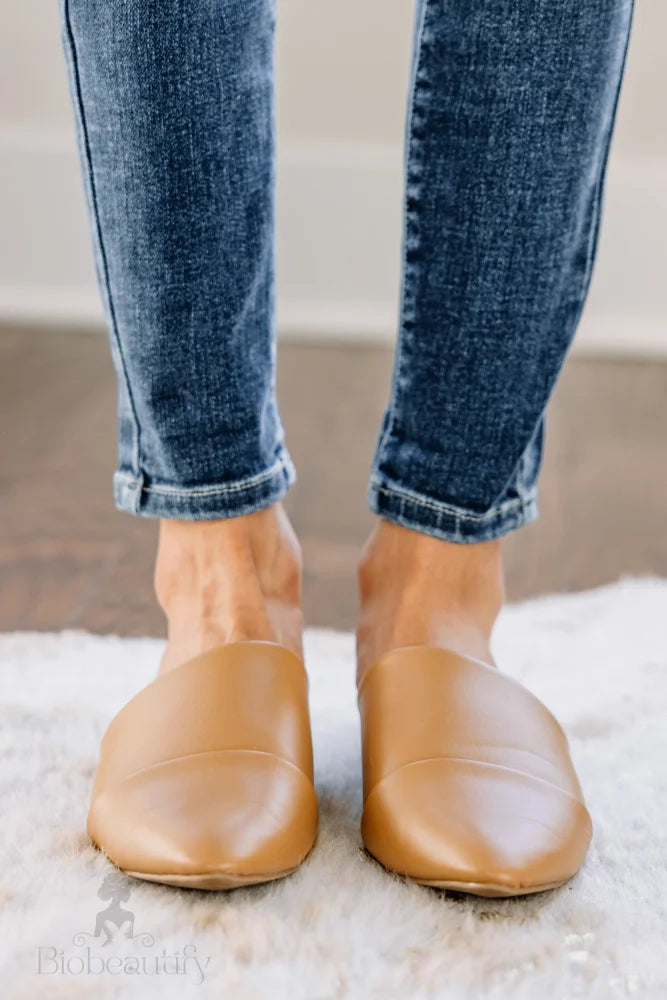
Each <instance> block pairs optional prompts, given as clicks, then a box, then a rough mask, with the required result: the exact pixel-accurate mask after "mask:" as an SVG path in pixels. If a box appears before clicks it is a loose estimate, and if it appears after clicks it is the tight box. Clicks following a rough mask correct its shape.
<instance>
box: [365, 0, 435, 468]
mask: <svg viewBox="0 0 667 1000" xmlns="http://www.w3.org/2000/svg"><path fill="white" fill-rule="evenodd" d="M429 3H430V0H424V2H423V6H422V10H421V17H420V20H419V25H418V28H417V35H416V42H415V45H416V52H417V58H416V60H415V67H414V73H413V74H412V76H411V80H410V93H409V97H408V120H407V124H408V125H409V128H407V143H406V153H405V181H406V182H405V193H404V196H403V198H404V202H403V230H404V236H403V240H402V248H401V257H402V263H403V266H402V274H401V295H400V308H399V312H400V323H399V336H398V342H397V345H396V353H397V360H396V365H395V370H394V373H393V376H392V380H391V390H390V394H389V400H388V403H387V422H386V426H385V429H384V431H383V433H382V435H381V437H380V440H379V441H378V445H377V455H378V457H379V456H380V455H381V453H382V450H383V449H384V447H385V444H386V442H387V440H388V438H389V436H390V435H391V433H392V431H393V429H394V427H395V423H396V416H395V415H396V396H397V390H398V386H399V385H400V382H401V377H402V373H403V369H404V360H405V359H404V351H403V340H404V338H405V336H406V333H407V331H406V318H407V313H408V311H407V307H406V302H407V286H408V277H409V275H410V274H411V272H412V267H411V265H410V261H409V259H408V243H409V239H408V237H409V234H410V232H411V231H412V230H413V229H414V221H413V218H412V217H413V216H414V214H415V211H416V208H415V206H414V205H413V206H411V207H409V202H410V200H411V199H412V195H410V194H409V189H410V187H411V184H410V177H411V173H412V170H413V168H414V157H413V146H414V139H415V136H414V114H415V109H416V108H417V95H418V89H419V79H418V78H419V68H420V66H421V63H422V56H423V54H424V45H423V38H424V30H425V24H426V14H427V10H428V6H429ZM410 312H411V318H410V322H412V324H413V325H414V304H413V307H412V308H411V310H410Z"/></svg>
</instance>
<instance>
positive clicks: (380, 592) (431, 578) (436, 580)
mask: <svg viewBox="0 0 667 1000" xmlns="http://www.w3.org/2000/svg"><path fill="white" fill-rule="evenodd" d="M358 585H359V606H360V615H359V628H358V629H357V653H358V659H359V661H360V663H359V665H360V668H361V669H362V670H363V669H365V668H367V667H368V666H370V665H371V663H372V662H374V661H375V660H376V659H377V658H378V657H379V656H381V655H382V654H383V653H384V652H386V651H387V650H389V649H393V648H396V647H398V646H407V645H436V646H447V647H449V648H452V649H455V650H456V651H457V652H460V653H464V654H466V653H467V654H468V655H471V656H477V657H479V658H481V659H485V660H490V659H491V652H490V638H491V632H492V630H493V626H494V624H495V621H496V618H497V617H498V614H499V612H500V609H501V607H502V605H503V602H504V598H505V588H504V580H503V571H502V562H501V555H500V544H499V542H498V541H490V542H479V543H472V544H465V545H464V544H458V543H454V542H448V541H444V540H441V539H438V538H434V537H432V536H429V535H425V534H423V533H421V532H417V531H414V530H412V529H410V528H405V527H403V526H401V525H398V524H394V523H393V522H390V521H387V520H384V519H378V522H377V524H376V526H375V529H374V531H373V532H372V534H371V536H370V538H369V539H368V541H367V543H366V545H365V546H364V549H363V552H362V555H361V559H360V562H359V567H358Z"/></svg>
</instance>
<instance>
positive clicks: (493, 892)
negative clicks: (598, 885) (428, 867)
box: [364, 848, 573, 899]
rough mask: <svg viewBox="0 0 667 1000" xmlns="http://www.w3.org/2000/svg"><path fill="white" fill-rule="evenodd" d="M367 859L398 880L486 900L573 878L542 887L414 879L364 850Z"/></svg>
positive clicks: (541, 889) (522, 893)
mask: <svg viewBox="0 0 667 1000" xmlns="http://www.w3.org/2000/svg"><path fill="white" fill-rule="evenodd" d="M364 853H365V854H366V855H367V857H369V858H371V859H372V860H373V861H375V862H376V863H377V864H378V865H380V867H381V868H384V870H385V871H386V872H389V874H390V875H398V876H399V877H400V878H405V879H407V881H408V882H414V883H415V884H416V885H425V886H427V887H428V888H430V889H450V890H451V891H452V892H465V893H468V894H469V895H470V896H485V897H486V898H488V899H498V898H503V897H504V898H509V897H511V896H529V895H531V894H532V893H535V892H548V890H549V889H559V888H560V887H561V886H562V885H565V884H566V883H567V882H569V881H570V878H572V877H573V876H571V875H570V876H568V877H567V878H563V879H560V880H559V881H558V882H544V883H543V884H542V885H503V884H502V883H501V882H461V881H457V880H455V879H440V878H414V877H413V876H412V875H408V874H407V873H406V872H396V871H394V870H393V869H392V868H387V866H386V865H385V864H383V863H382V861H380V860H379V859H378V858H376V857H375V855H374V854H371V852H370V851H369V850H368V848H364Z"/></svg>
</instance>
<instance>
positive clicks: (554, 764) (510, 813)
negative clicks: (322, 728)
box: [88, 641, 591, 896]
mask: <svg viewBox="0 0 667 1000" xmlns="http://www.w3.org/2000/svg"><path fill="white" fill-rule="evenodd" d="M359 710H360V713H361V726H362V738H363V779H364V809H363V817H362V821H361V832H362V837H363V840H364V844H365V846H366V848H367V850H368V851H369V853H370V854H372V855H373V856H374V857H375V858H377V860H378V861H380V862H381V863H382V864H383V865H384V866H385V867H386V868H389V869H391V870H392V871H394V872H398V873H400V874H401V875H405V876H408V877H409V878H411V879H413V880H415V881H417V882H421V883H424V884H426V885H433V886H440V887H444V888H450V889H458V890H461V891H464V892H471V893H475V894H478V895H482V896H511V895H518V894H523V893H528V892H539V891H540V890H543V889H550V888H554V887H555V886H558V885H562V884H563V883H564V882H566V881H567V880H568V879H569V878H570V877H571V876H572V875H573V874H574V873H575V872H576V871H577V869H578V868H579V866H580V865H581V863H582V861H583V859H584V856H585V854H586V851H587V849H588V845H589V842H590V838H591V820H590V816H589V814H588V811H587V809H586V807H585V805H584V801H583V797H582V792H581V788H580V785H579V782H578V780H577V776H576V774H575V771H574V767H573V765H572V761H571V759H570V754H569V749H568V743H567V739H566V736H565V734H564V732H563V730H562V729H561V727H560V725H559V724H558V722H557V721H556V719H555V718H554V717H553V715H552V714H551V712H549V710H548V709H547V708H546V707H545V706H544V705H543V704H542V703H541V702H540V701H539V700H538V699H537V698H536V697H535V696H534V695H532V694H531V693H530V692H529V691H527V690H526V689H525V688H524V687H522V686H521V685H520V684H518V683H517V682H516V681H513V680H511V679H510V678H509V677H507V676H506V675H504V674H501V673H500V672H499V671H498V670H497V669H496V668H495V667H493V666H489V665H487V664H485V663H482V662H480V661H478V660H475V659H472V658H469V657H466V656H460V655H458V654H456V653H453V652H451V651H449V650H446V649H440V648H434V647H430V646H406V647H401V648H399V649H395V650H392V651H391V652H389V653H386V654H385V655H384V656H382V657H381V658H380V659H379V660H378V662H377V663H375V665H374V666H373V667H372V668H371V669H369V670H367V671H366V673H365V674H364V675H362V676H361V677H360V678H359ZM317 821H318V808H317V799H316V796H315V789H314V787H313V755H312V743H311V735H310V722H309V716H308V681H307V677H306V672H305V669H304V665H303V663H302V661H301V660H300V659H299V658H298V657H297V656H296V655H295V654H294V653H292V652H291V651H289V650H287V649H285V648H284V647H283V646H280V645H278V644H277V643H272V642H260V641H245V642H235V643H232V644H229V645H226V646H221V647H220V648H218V649H215V650H213V651H211V652H209V653H205V654H203V655H202V656H198V657H196V658H195V659H193V660H190V661H188V662H187V663H184V664H183V665H182V666H180V667H177V668H175V669H174V670H171V671H170V672H168V673H165V674H163V675H160V676H159V677H158V678H157V679H156V680H155V681H153V682H152V683H151V684H149V685H148V686H147V687H146V688H144V689H143V690H142V691H140V692H139V694H138V695H136V697H134V698H133V699H132V700H131V701H130V702H129V703H128V704H127V705H126V706H125V708H123V709H122V710H121V712H120V713H119V714H118V715H117V716H116V717H115V718H114V719H113V721H112V722H111V724H110V726H109V728H108V730H107V732H106V734H105V736H104V739H103V741H102V747H101V756H100V763H99V767H98V771H97V774H96V777H95V782H94V786H93V792H92V802H91V807H90V812H89V816H88V831H89V833H90V836H91V838H92V839H93V841H94V842H95V843H96V844H98V845H99V847H101V848H102V850H103V851H105V853H106V854H107V855H108V857H109V858H110V859H111V860H112V861H113V862H114V863H115V864H116V865H118V866H119V867H120V868H121V869H123V870H124V871H126V872H127V874H128V875H133V876H135V877H136V878H142V879H148V880H149V881H153V882H166V883H168V884H170V885H178V886H192V887H194V888H198V889H227V888H233V887H235V886H241V885H248V884H251V883H254V882H264V881H268V880H271V879H276V878H280V877H282V876H284V875H288V874H289V873H290V872H293V871H294V869H295V868H297V867H298V865H299V864H300V862H301V861H303V859H304V858H305V857H306V855H307V854H308V852H309V851H310V849H311V847H312V846H313V844H314V842H315V838H316V836H317Z"/></svg>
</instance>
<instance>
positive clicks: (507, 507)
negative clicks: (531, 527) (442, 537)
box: [371, 481, 537, 522]
mask: <svg viewBox="0 0 667 1000" xmlns="http://www.w3.org/2000/svg"><path fill="white" fill-rule="evenodd" d="M371 490H376V491H377V492H378V493H383V494H384V495H385V496H388V497H391V496H394V497H397V498H399V499H401V500H409V501H410V502H411V503H414V504H417V505H418V506H419V507H425V508H427V509H428V510H435V511H437V512H438V513H440V514H451V515H452V516H453V517H457V518H459V519H460V520H462V521H474V522H481V521H489V520H493V518H495V517H498V516H500V515H503V514H507V513H508V512H512V511H515V510H525V508H526V507H528V506H529V505H530V504H532V503H534V501H535V499H536V496H537V493H536V492H535V491H534V492H532V493H528V494H526V495H524V496H522V497H520V498H519V499H517V500H507V501H506V502H505V503H504V504H501V505H500V506H499V507H492V508H491V509H490V510H488V511H486V513H484V514H469V513H465V512H464V511H463V510H462V509H461V508H460V507H453V506H451V505H449V504H445V503H437V502H435V501H433V500H429V499H427V498H426V497H421V496H419V495H418V494H415V493H410V492H408V491H407V490H402V489H400V488H396V487H393V486H392V487H386V486H381V485H380V484H379V483H377V482H374V481H371Z"/></svg>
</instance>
